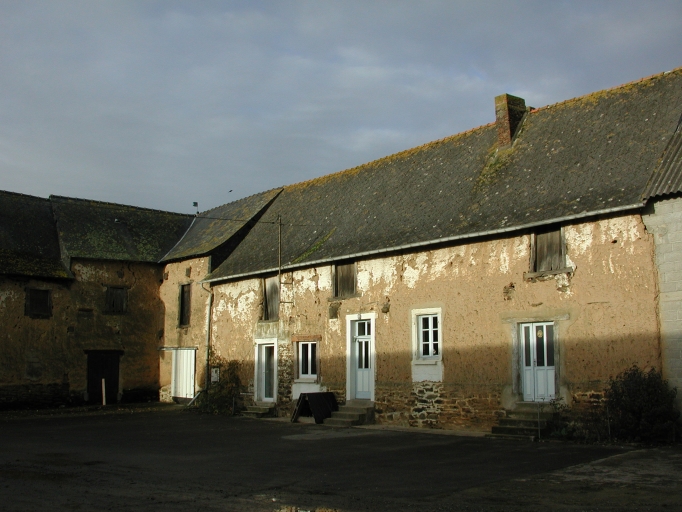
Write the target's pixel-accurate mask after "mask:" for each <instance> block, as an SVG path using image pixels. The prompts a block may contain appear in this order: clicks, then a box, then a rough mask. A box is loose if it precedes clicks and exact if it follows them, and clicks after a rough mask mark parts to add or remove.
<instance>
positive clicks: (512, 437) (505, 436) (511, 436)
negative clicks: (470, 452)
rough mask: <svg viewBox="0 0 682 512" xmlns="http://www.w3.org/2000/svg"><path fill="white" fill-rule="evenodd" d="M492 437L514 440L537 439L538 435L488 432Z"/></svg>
mask: <svg viewBox="0 0 682 512" xmlns="http://www.w3.org/2000/svg"><path fill="white" fill-rule="evenodd" d="M485 437H487V438H490V439H509V440H513V441H535V440H536V436H528V435H517V434H486V435H485Z"/></svg>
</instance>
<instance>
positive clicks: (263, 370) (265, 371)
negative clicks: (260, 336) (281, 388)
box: [256, 343, 277, 402]
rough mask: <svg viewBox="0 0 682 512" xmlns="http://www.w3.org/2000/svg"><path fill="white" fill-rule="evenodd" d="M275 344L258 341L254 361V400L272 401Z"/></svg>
mask: <svg viewBox="0 0 682 512" xmlns="http://www.w3.org/2000/svg"><path fill="white" fill-rule="evenodd" d="M276 361H277V358H276V357H275V344H274V343H259V344H258V346H257V361H256V379H257V381H256V382H257V385H256V395H257V396H256V400H258V401H261V402H274V401H275V390H276V380H277V379H276V368H275V363H276Z"/></svg>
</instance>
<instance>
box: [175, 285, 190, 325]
mask: <svg viewBox="0 0 682 512" xmlns="http://www.w3.org/2000/svg"><path fill="white" fill-rule="evenodd" d="M191 297H192V293H191V288H190V285H189V284H182V285H180V308H179V309H180V315H179V318H178V323H179V324H180V326H181V327H184V326H186V325H189V316H190V307H191Z"/></svg>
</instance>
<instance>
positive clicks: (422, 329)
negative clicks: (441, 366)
mask: <svg viewBox="0 0 682 512" xmlns="http://www.w3.org/2000/svg"><path fill="white" fill-rule="evenodd" d="M417 329H419V357H420V358H427V357H438V356H440V336H439V334H438V333H439V329H440V326H439V324H438V315H437V314H436V315H419V316H418V317H417Z"/></svg>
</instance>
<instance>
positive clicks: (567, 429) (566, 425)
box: [547, 398, 609, 443]
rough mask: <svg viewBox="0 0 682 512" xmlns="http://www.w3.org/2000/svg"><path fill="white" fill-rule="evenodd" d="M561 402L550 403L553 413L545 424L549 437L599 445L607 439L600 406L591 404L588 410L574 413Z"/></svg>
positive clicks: (606, 430) (602, 409) (602, 410)
mask: <svg viewBox="0 0 682 512" xmlns="http://www.w3.org/2000/svg"><path fill="white" fill-rule="evenodd" d="M563 400H564V399H563V398H555V399H553V400H551V401H550V405H551V407H552V411H553V413H554V415H553V417H552V419H551V420H549V421H548V422H547V431H548V434H549V436H550V437H553V438H558V439H565V440H568V441H575V442H578V443H601V442H604V441H607V440H608V439H609V427H608V424H607V420H606V415H605V414H604V408H603V406H602V405H601V404H592V405H590V407H589V409H583V410H581V411H580V412H579V413H576V412H574V411H571V410H570V409H569V408H568V406H567V405H566V404H565V403H564V401H563Z"/></svg>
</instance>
